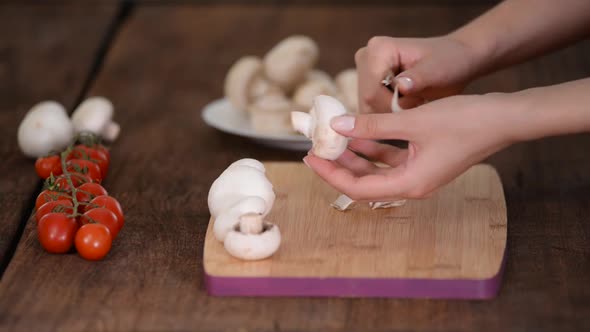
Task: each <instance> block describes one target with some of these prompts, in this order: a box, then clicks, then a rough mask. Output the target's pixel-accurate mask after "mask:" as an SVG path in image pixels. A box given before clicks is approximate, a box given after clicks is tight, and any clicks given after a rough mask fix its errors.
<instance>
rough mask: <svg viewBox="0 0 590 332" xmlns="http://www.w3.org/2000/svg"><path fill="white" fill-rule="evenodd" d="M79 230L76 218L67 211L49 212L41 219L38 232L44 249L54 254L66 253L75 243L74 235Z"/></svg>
mask: <svg viewBox="0 0 590 332" xmlns="http://www.w3.org/2000/svg"><path fill="white" fill-rule="evenodd" d="M77 230H78V223H77V222H76V219H75V218H70V217H68V216H67V215H66V214H65V213H54V212H52V213H48V214H46V215H44V216H43V218H41V219H40V220H39V225H37V233H38V237H39V243H41V246H42V247H43V249H45V250H46V251H47V252H49V253H52V254H64V253H66V252H68V251H69V250H70V249H71V248H72V245H73V244H74V236H75V235H76V231H77Z"/></svg>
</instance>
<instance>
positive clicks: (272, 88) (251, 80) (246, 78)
mask: <svg viewBox="0 0 590 332" xmlns="http://www.w3.org/2000/svg"><path fill="white" fill-rule="evenodd" d="M224 93H225V96H226V97H227V98H228V99H229V101H230V102H231V103H232V105H233V106H234V107H236V108H237V109H239V110H242V111H246V109H247V108H248V105H250V104H251V103H253V102H254V101H255V100H256V99H258V98H260V97H262V96H265V95H274V94H277V95H282V94H283V92H282V91H281V89H280V88H279V87H278V86H277V85H275V84H272V83H270V82H269V81H268V80H267V79H265V78H264V75H263V66H262V60H261V59H260V58H258V57H255V56H245V57H242V58H240V59H239V60H238V61H236V63H234V64H233V66H232V67H231V68H230V70H229V72H228V74H227V76H226V78H225V83H224Z"/></svg>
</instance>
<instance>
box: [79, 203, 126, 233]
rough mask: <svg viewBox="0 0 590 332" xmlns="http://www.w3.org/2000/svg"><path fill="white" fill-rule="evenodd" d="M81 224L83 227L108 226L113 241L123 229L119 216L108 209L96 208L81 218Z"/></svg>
mask: <svg viewBox="0 0 590 332" xmlns="http://www.w3.org/2000/svg"><path fill="white" fill-rule="evenodd" d="M80 223H81V224H82V225H86V224H91V223H99V224H103V225H105V226H107V228H108V229H109V232H110V233H111V237H112V239H113V240H114V239H115V238H116V237H117V234H118V233H119V230H120V229H121V227H120V226H119V221H118V219H117V216H116V215H115V214H114V213H113V212H111V210H109V209H106V208H96V209H92V210H89V211H87V212H86V213H84V215H83V216H82V217H80Z"/></svg>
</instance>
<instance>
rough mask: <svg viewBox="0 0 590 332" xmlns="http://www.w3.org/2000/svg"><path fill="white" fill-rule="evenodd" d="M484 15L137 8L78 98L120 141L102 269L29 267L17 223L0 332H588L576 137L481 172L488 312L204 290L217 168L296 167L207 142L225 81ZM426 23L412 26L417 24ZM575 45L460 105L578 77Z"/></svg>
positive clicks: (584, 156)
mask: <svg viewBox="0 0 590 332" xmlns="http://www.w3.org/2000/svg"><path fill="white" fill-rule="evenodd" d="M485 8H487V7H484V6H465V7H460V8H447V7H442V6H426V7H421V6H418V7H408V6H404V7H399V8H398V7H387V8H382V7H379V6H368V7H363V6H358V5H355V6H340V7H338V8H333V7H330V6H317V7H308V6H282V7H274V6H243V5H205V6H191V5H182V6H154V7H151V6H146V7H140V8H138V10H137V11H136V12H135V13H134V15H133V16H132V17H131V19H130V20H129V21H128V22H127V23H126V25H125V27H124V29H123V31H122V33H121V34H120V35H119V36H118V38H117V39H116V41H115V43H114V45H113V48H112V50H111V52H110V53H109V55H108V58H107V61H106V63H105V67H104V69H103V70H102V71H101V73H100V75H99V77H98V79H97V81H96V83H95V84H94V86H93V88H92V89H91V91H90V95H105V96H107V97H109V98H111V99H112V100H113V102H114V104H115V105H116V108H117V115H116V116H117V119H118V120H119V122H120V123H121V126H122V135H121V138H120V140H119V141H118V142H117V143H116V145H115V146H114V148H113V150H112V162H111V167H112V171H111V172H110V175H109V176H110V177H109V179H108V180H107V181H106V183H105V186H106V187H107V189H108V190H109V192H110V193H112V194H113V195H114V196H116V197H117V198H118V199H119V200H120V201H121V203H122V204H123V206H124V208H125V209H126V211H127V216H128V217H127V221H126V226H125V228H124V229H123V230H122V232H121V233H120V235H119V237H118V239H117V241H116V242H115V244H114V247H113V250H112V251H111V253H110V254H109V256H108V258H107V259H106V260H105V261H102V262H98V263H91V262H86V261H83V260H81V259H80V258H78V257H77V256H75V255H67V256H52V255H47V254H45V253H44V252H42V249H41V248H40V247H39V245H38V244H37V242H36V237H35V232H34V229H33V227H32V223H29V224H28V226H27V229H26V230H25V234H24V236H23V238H22V240H21V242H20V244H19V247H18V249H17V252H16V255H15V258H14V259H13V262H12V263H11V265H10V266H9V269H8V270H7V272H6V274H5V276H4V278H3V280H2V282H1V283H0V313H1V314H0V329H1V330H6V331H30V330H35V331H43V330H60V331H97V330H103V331H104V330H110V331H127V330H143V331H164V330H165V331H172V330H183V331H186V330H200V331H214V330H228V331H279V330H280V331H360V330H364V331H385V330H405V331H407V330H412V331H422V330H436V331H474V330H477V331H485V330H489V331H498V330H535V331H541V330H546V331H553V330H557V329H560V330H572V331H577V330H584V329H585V328H587V327H588V326H590V288H589V287H588V284H589V282H590V279H589V278H590V240H589V239H590V223H589V222H588V221H589V220H588V218H589V217H588V216H589V215H590V172H588V169H590V155H589V154H588V153H587V151H588V148H587V147H588V146H589V144H590V135H578V136H572V137H567V138H553V139H545V140H541V141H538V142H533V143H528V144H519V145H516V146H514V147H512V148H510V149H508V150H506V151H504V152H501V153H499V154H498V155H496V156H494V157H493V158H491V159H490V161H491V162H492V164H493V165H494V166H496V168H497V169H498V170H499V173H500V176H501V178H502V181H503V184H504V190H505V194H506V198H507V209H508V220H509V222H508V250H509V251H508V260H507V266H506V275H505V279H504V286H503V288H502V290H501V292H500V295H499V297H498V298H497V299H496V300H494V301H491V302H477V301H435V300H386V299H332V298H326V299H313V298H300V299H293V298H283V299H279V298H275V299H251V298H212V297H208V296H207V295H206V292H205V290H204V287H203V268H202V265H201V261H202V258H203V257H202V250H201V248H202V246H203V240H204V236H205V231H206V229H207V224H208V220H209V213H208V211H207V204H206V195H207V191H208V189H209V186H210V185H211V183H212V181H213V180H214V179H215V178H216V177H217V176H218V174H219V172H220V171H221V170H222V169H223V168H224V167H225V166H227V165H228V164H229V163H230V162H232V161H234V160H236V159H239V158H242V157H253V158H257V159H262V160H300V158H301V157H303V155H302V154H296V153H292V152H286V151H278V150H272V149H267V148H262V147H259V146H255V145H253V144H251V143H250V142H248V141H246V140H242V139H239V138H235V137H231V136H228V135H224V134H220V133H218V132H216V131H215V130H213V129H210V128H207V127H206V126H205V125H204V124H203V122H202V121H201V119H200V115H199V110H200V109H201V108H202V107H203V106H204V105H205V104H206V103H207V102H209V101H210V100H212V99H214V98H217V97H219V96H220V95H221V93H222V88H221V87H222V82H223V76H224V74H225V72H226V70H227V69H228V67H229V65H230V64H231V63H232V62H233V61H234V60H236V59H237V58H238V57H239V56H241V55H244V54H260V53H262V52H264V50H267V49H268V48H270V47H271V46H272V45H273V44H274V43H276V42H277V41H278V40H279V39H281V38H282V37H285V36H287V35H289V34H292V33H305V34H309V35H310V36H312V37H313V38H315V39H316V40H317V41H318V42H319V44H320V45H321V47H322V55H321V60H320V63H319V66H320V67H321V68H325V69H326V70H328V72H330V73H332V74H333V73H334V72H336V71H338V70H340V69H343V68H345V67H348V66H352V65H353V54H354V51H355V50H356V49H357V48H358V47H360V46H362V45H363V44H364V43H366V41H367V40H368V38H369V37H371V36H373V35H383V34H385V35H398V36H410V35H412V36H428V35H433V34H440V33H444V32H447V31H449V30H450V29H452V28H454V27H456V26H459V25H460V24H463V23H465V22H466V21H467V20H469V19H470V18H472V17H473V16H474V15H476V14H477V13H480V12H481V11H483V10H484V9H485ZM425 22H427V24H426V23H425ZM588 55H589V53H588V44H587V43H586V44H583V45H581V46H577V47H573V48H570V49H568V50H565V51H563V52H559V53H556V54H555V55H552V56H548V57H544V58H542V59H540V60H538V61H535V62H532V63H530V64H527V65H524V66H519V67H517V68H514V69H510V70H507V71H503V72H500V73H498V74H496V75H492V76H490V77H488V78H486V79H483V80H481V81H479V82H478V83H476V84H475V85H474V87H473V88H472V89H473V90H474V91H478V92H483V91H503V90H516V89H520V88H524V87H527V86H530V85H537V84H547V83H554V82H560V81H564V80H569V79H574V78H578V77H582V76H588V75H590V68H589V67H588V62H587V59H588V58H589V57H588Z"/></svg>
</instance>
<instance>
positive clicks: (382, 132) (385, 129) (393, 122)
mask: <svg viewBox="0 0 590 332" xmlns="http://www.w3.org/2000/svg"><path fill="white" fill-rule="evenodd" d="M411 113H412V112H400V113H372V114H360V115H356V116H350V115H344V116H339V117H335V118H333V119H332V121H331V122H330V125H331V127H332V129H334V130H335V131H337V132H338V133H340V134H341V135H344V136H346V137H353V138H361V139H371V140H378V139H401V140H409V136H410V130H411V128H412V126H411V125H410V124H411V119H409V118H411V117H412V114H411Z"/></svg>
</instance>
